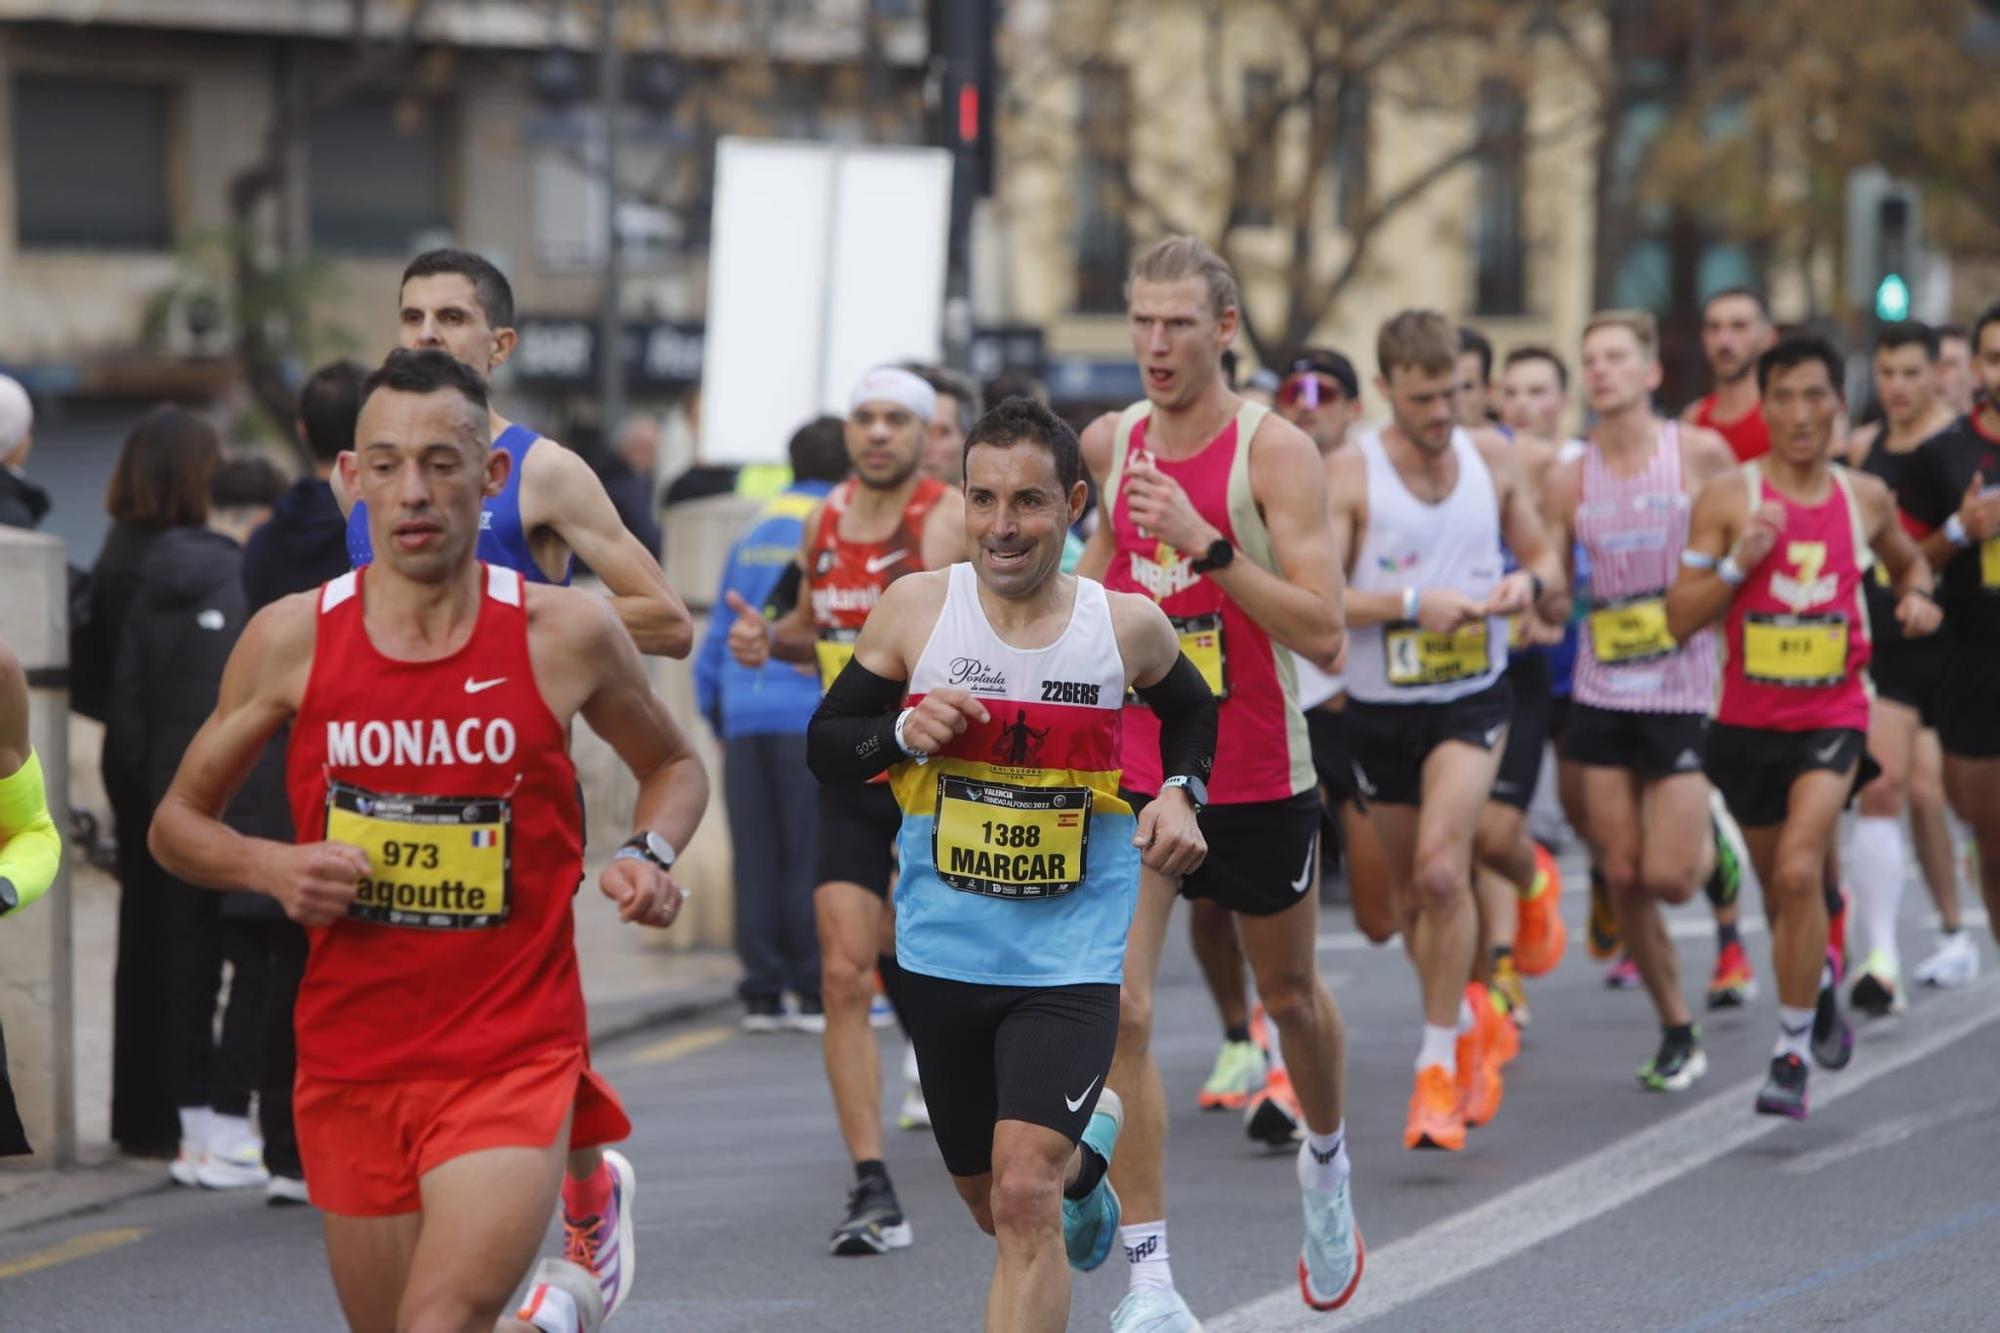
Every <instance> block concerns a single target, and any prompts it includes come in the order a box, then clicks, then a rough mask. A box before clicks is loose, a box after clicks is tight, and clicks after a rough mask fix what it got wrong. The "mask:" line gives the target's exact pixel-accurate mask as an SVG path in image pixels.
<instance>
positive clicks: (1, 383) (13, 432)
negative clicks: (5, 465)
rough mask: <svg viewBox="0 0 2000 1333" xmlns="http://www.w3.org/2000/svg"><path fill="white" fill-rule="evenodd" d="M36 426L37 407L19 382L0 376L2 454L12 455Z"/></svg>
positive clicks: (0, 442) (0, 451)
mask: <svg viewBox="0 0 2000 1333" xmlns="http://www.w3.org/2000/svg"><path fill="white" fill-rule="evenodd" d="M34 424H35V405H34V404H33V403H31V402H29V401H28V391H27V390H26V389H23V388H22V387H21V382H20V381H19V380H16V379H13V378H11V377H10V376H7V375H0V454H11V453H13V452H14V449H15V447H16V446H17V445H19V444H20V443H21V441H22V440H25V439H27V438H28V431H29V430H30V429H31V428H32V427H33V426H34Z"/></svg>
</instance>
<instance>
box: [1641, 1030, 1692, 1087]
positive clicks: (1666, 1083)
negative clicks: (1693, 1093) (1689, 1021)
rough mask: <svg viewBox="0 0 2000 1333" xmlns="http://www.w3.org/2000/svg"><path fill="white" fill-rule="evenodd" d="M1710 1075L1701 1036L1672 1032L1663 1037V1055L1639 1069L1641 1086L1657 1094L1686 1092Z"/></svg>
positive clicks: (1660, 1052)
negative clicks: (1699, 1080) (1698, 1080)
mask: <svg viewBox="0 0 2000 1333" xmlns="http://www.w3.org/2000/svg"><path fill="white" fill-rule="evenodd" d="M1707 1072H1708V1056H1707V1055H1706V1054H1704V1053H1703V1052H1702V1049H1701V1035H1700V1033H1698V1032H1692V1031H1691V1032H1689V1033H1687V1034H1686V1035H1685V1036H1683V1035H1682V1034H1680V1033H1678V1032H1674V1031H1671V1030H1669V1031H1667V1032H1664V1033H1662V1034H1661V1035H1660V1050H1659V1053H1658V1054H1656V1055H1655V1056H1654V1057H1653V1058H1652V1059H1651V1060H1648V1061H1647V1062H1646V1063H1645V1065H1644V1066H1643V1067H1642V1068H1641V1069H1640V1070H1639V1084H1640V1086H1641V1087H1644V1088H1648V1089H1650V1090H1651V1091H1653V1092H1685V1091H1686V1090H1687V1089H1688V1088H1690V1087H1692V1086H1693V1085H1694V1081H1695V1080H1696V1079H1698V1078H1700V1077H1701V1076H1702V1075H1704V1074H1706V1073H1707Z"/></svg>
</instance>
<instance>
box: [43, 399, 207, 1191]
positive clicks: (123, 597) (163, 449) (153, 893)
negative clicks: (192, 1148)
mask: <svg viewBox="0 0 2000 1333" xmlns="http://www.w3.org/2000/svg"><path fill="white" fill-rule="evenodd" d="M221 457H222V445H221V441H220V440H219V439H218V438H217V437H216V433H215V428H214V427H213V426H211V425H209V424H208V422H207V421H206V420H204V419H203V418H201V417H199V416H196V415H195V414H194V413H192V412H189V411H186V410H184V409H182V408H178V407H157V408H154V409H153V410H152V411H151V412H149V413H147V414H146V416H145V417H144V418H143V419H142V420H141V421H140V422H139V424H138V425H137V426H135V427H134V428H133V430H132V433H131V434H130V435H129V436H127V437H126V439H125V445H124V448H123V449H121V450H120V451H119V454H118V460H117V462H116V463H115V464H113V466H112V470H111V481H110V484H109V485H108V486H107V487H106V488H105V493H104V508H105V511H106V512H107V513H109V514H110V515H111V531H110V532H109V533H107V534H106V535H105V538H104V545H103V547H102V548H101V549H100V550H99V551H98V553H97V563H96V564H95V565H93V566H92V567H91V571H90V577H89V580H88V585H87V586H86V587H85V588H84V589H83V591H82V593H81V595H80V597H79V599H78V600H79V601H80V602H81V603H82V606H83V610H84V614H83V615H82V616H81V617H80V619H79V623H78V624H77V625H76V626H75V627H74V632H73V634H72V637H71V645H70V664H71V666H70V682H71V695H70V698H71V702H72V704H73V706H74V707H75V708H76V709H77V710H78V711H80V712H82V713H85V714H86V715H88V716H91V717H95V718H98V719H100V720H102V721H104V722H105V723H106V724H107V725H106V726H105V730H104V749H103V752H102V755H101V757H100V759H99V768H100V770H101V771H102V774H103V778H104V792H105V795H106V796H107V797H108V798H109V799H110V802H111V822H112V829H113V836H114V837H115V838H116V839H117V845H118V857H117V874H118V887H119V895H118V964H117V973H116V980H115V982H114V994H113V1005H112V1032H111V1137H112V1138H113V1139H114V1140H116V1141H117V1142H118V1144H119V1145H120V1146H121V1147H123V1148H124V1149H125V1151H127V1152H129V1153H137V1154H141V1155H144V1156H169V1155H171V1154H172V1153H173V1152H174V1150H175V1148H176V1146H177V1145H178V1143H179V1141H180V1125H179V1122H178V1119H177V1117H176V1116H175V1114H174V1103H173V1099H172V1098H171V1097H170V1096H169V1095H168V1093H167V1088H168V1074H167V1072H166V1069H167V1063H168V1056H167V1025H166V1020H165V999H166V973H165V971H164V970H163V967H162V960H161V954H160V949H159V939H160V936H161V934H162V932H163V929H164V922H165V915H164V913H163V910H162V903H163V900H164V895H163V894H162V893H161V892H160V881H161V879H162V878H163V872H162V871H161V870H160V868H159V866H158V865H156V864H155V863H154V861H153V858H152V855H151V854H150V853H149V852H147V850H146V827H147V825H148V824H149V823H150V822H151V821H152V815H153V806H152V802H151V801H150V800H148V798H147V784H146V772H145V768H144V766H143V755H144V749H143V746H142V745H140V738H137V737H134V736H132V735H130V734H129V732H128V729H127V727H126V726H124V725H121V724H120V723H119V722H118V721H117V720H115V719H114V718H112V717H110V716H109V713H110V701H111V686H112V682H113V681H114V680H116V679H117V674H118V673H117V663H118V650H119V648H120V646H121V644H122V643H123V641H124V630H125V617H126V613H127V611H128V610H129V609H130V607H131V605H132V601H133V598H134V597H135V596H136V595H137V594H138V591H139V585H140V580H141V576H142V574H143V572H144V571H145V570H146V569H147V568H148V567H149V566H150V564H151V561H152V558H153V551H154V548H155V547H156V546H157V545H158V544H159V542H160V541H161V539H162V538H164V537H165V536H166V534H167V533H169V532H174V531H177V530H189V529H200V528H202V527H203V526H204V525H205V524H206V523H207V522H208V487H209V482H210V480H211V479H212V478H213V477H214V474H215V469H216V466H217V464H218V463H219V461H220V460H221ZM135 746H139V748H136V749H135Z"/></svg>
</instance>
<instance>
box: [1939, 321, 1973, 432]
mask: <svg viewBox="0 0 2000 1333" xmlns="http://www.w3.org/2000/svg"><path fill="white" fill-rule="evenodd" d="M1972 384H1973V379H1972V344H1971V342H1970V341H1968V340H1967V339H1964V338H1945V339H1941V340H1940V341H1939V343H1938V359H1937V396H1938V401H1940V402H1942V403H1943V404H1944V405H1945V406H1946V407H1949V408H1950V409H1951V410H1952V411H1954V412H1956V413H1958V415H1960V416H1964V415H1965V414H1966V413H1967V412H1970V411H1971V410H1972Z"/></svg>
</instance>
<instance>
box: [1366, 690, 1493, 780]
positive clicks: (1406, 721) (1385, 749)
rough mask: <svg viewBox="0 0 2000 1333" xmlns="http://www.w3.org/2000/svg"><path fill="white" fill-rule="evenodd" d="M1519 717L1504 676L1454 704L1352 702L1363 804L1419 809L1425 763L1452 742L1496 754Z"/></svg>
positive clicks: (1452, 702)
mask: <svg viewBox="0 0 2000 1333" xmlns="http://www.w3.org/2000/svg"><path fill="white" fill-rule="evenodd" d="M1513 713H1514V699H1513V691H1512V690H1511V689H1509V688H1508V685H1507V678H1506V677H1505V676H1502V677H1500V679H1498V680H1496V681H1494V682H1493V683H1492V684H1491V685H1489V686H1487V687H1486V688H1485V689H1483V690H1481V691H1479V692H1478V693H1477V694H1468V695H1466V696H1465V697H1464V698H1461V699H1453V700H1451V701H1450V702H1449V703H1441V704H1440V703H1426V704H1373V703H1363V702H1361V701H1360V700H1358V699H1355V698H1352V697H1349V699H1348V701H1347V743H1348V745H1349V746H1351V747H1352V748H1353V751H1354V781H1355V785H1356V786H1358V787H1360V788H1361V799H1362V800H1364V801H1369V802H1375V803H1379V804H1382V805H1415V804H1416V803H1417V798H1418V797H1419V796H1420V795H1422V793H1423V785H1424V781H1423V779H1424V761H1425V760H1427V759H1429V758H1430V756H1431V751H1432V750H1435V749H1437V748H1438V746H1440V745H1443V744H1444V743H1445V742H1447V741H1459V742H1462V743H1463V744H1466V745H1476V746H1478V747H1479V748H1480V749H1482V750H1491V749H1492V748H1494V747H1495V746H1496V745H1498V744H1499V743H1500V738H1501V735H1502V733H1503V732H1505V730H1506V729H1507V724H1508V721H1509V719H1511V718H1512V716H1513Z"/></svg>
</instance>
